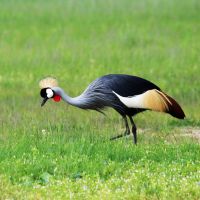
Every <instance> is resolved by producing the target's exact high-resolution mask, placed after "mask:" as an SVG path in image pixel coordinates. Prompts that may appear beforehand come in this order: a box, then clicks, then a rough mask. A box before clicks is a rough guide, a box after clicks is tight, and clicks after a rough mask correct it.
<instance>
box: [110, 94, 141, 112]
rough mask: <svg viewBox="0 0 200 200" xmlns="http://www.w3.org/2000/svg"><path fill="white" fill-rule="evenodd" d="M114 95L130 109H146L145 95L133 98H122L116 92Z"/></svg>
mask: <svg viewBox="0 0 200 200" xmlns="http://www.w3.org/2000/svg"><path fill="white" fill-rule="evenodd" d="M113 93H114V94H115V95H116V96H117V97H118V98H119V100H120V101H121V102H122V103H123V104H124V105H125V106H127V107H128V108H144V105H143V104H144V100H143V94H140V95H135V96H133V97H122V96H120V95H119V94H117V93H116V92H114V91H113Z"/></svg>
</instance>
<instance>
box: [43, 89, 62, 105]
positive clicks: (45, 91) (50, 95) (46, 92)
mask: <svg viewBox="0 0 200 200" xmlns="http://www.w3.org/2000/svg"><path fill="white" fill-rule="evenodd" d="M40 96H41V97H42V98H43V101H42V103H41V106H44V104H45V103H46V102H47V100H48V99H51V98H53V99H54V101H56V102H59V101H60V99H61V97H60V96H59V95H57V94H56V93H55V92H54V91H53V90H52V89H51V88H49V87H48V88H43V89H41V90H40Z"/></svg>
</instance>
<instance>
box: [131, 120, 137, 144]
mask: <svg viewBox="0 0 200 200" xmlns="http://www.w3.org/2000/svg"><path fill="white" fill-rule="evenodd" d="M129 119H130V121H131V125H132V133H133V139H134V140H133V141H134V143H135V144H137V128H136V125H135V123H134V121H133V119H132V117H131V116H129Z"/></svg>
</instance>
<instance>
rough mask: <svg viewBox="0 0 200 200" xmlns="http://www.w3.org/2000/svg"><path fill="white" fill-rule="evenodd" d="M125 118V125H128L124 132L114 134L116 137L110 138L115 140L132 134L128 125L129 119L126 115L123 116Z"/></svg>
mask: <svg viewBox="0 0 200 200" xmlns="http://www.w3.org/2000/svg"><path fill="white" fill-rule="evenodd" d="M123 119H124V122H125V126H126V130H125V132H124V134H120V135H117V136H114V137H112V138H110V140H115V139H118V138H121V137H124V136H126V135H130V129H129V126H128V121H127V118H126V116H123Z"/></svg>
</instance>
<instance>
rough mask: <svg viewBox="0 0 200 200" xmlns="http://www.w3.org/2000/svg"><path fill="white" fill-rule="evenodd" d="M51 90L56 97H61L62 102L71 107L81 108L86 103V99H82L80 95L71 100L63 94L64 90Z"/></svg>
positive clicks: (57, 88) (54, 88)
mask: <svg viewBox="0 0 200 200" xmlns="http://www.w3.org/2000/svg"><path fill="white" fill-rule="evenodd" d="M52 90H53V91H54V92H55V93H56V94H57V95H59V96H61V98H62V100H63V101H65V102H66V103H68V104H71V105H73V106H76V107H80V108H83V107H84V105H85V103H86V99H85V98H84V96H83V95H82V94H81V95H80V96H77V97H74V98H72V97H70V96H68V95H67V94H66V93H65V92H64V90H63V89H62V88H60V87H53V88H52Z"/></svg>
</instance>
